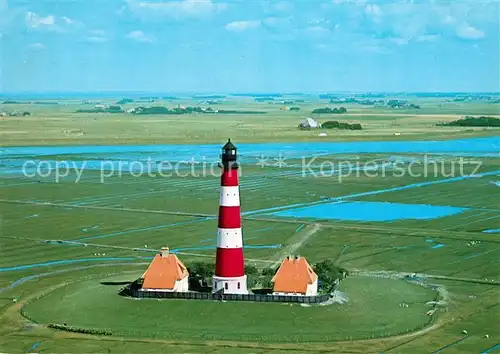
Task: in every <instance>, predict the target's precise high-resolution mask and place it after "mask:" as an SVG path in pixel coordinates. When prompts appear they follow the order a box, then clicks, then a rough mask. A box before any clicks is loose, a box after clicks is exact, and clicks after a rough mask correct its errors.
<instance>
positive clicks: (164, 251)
mask: <svg viewBox="0 0 500 354" xmlns="http://www.w3.org/2000/svg"><path fill="white" fill-rule="evenodd" d="M169 250H170V249H169V248H168V247H162V248H161V256H162V257H163V258H166V257H168V254H169Z"/></svg>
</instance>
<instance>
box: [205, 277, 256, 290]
mask: <svg viewBox="0 0 500 354" xmlns="http://www.w3.org/2000/svg"><path fill="white" fill-rule="evenodd" d="M221 289H224V290H223V291H224V293H225V294H248V289H247V276H246V275H244V276H242V277H234V278H224V277H218V276H215V275H214V276H213V277H212V292H213V293H215V292H217V291H220V290H221Z"/></svg>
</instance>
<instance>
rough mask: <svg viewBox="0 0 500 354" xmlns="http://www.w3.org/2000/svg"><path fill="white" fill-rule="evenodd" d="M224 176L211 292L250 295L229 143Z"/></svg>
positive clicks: (233, 155) (232, 148)
mask: <svg viewBox="0 0 500 354" xmlns="http://www.w3.org/2000/svg"><path fill="white" fill-rule="evenodd" d="M221 157H222V164H221V167H222V174H221V189H220V203H219V224H218V228H217V255H216V259H215V274H214V276H213V277H212V291H213V292H218V291H223V292H224V293H226V294H248V290H247V277H246V275H245V260H244V258H243V236H242V233H241V211H240V191H239V187H238V163H237V161H236V160H237V155H236V146H234V145H233V144H232V143H231V140H230V139H229V140H228V142H227V143H226V145H224V147H223V148H222V156H221Z"/></svg>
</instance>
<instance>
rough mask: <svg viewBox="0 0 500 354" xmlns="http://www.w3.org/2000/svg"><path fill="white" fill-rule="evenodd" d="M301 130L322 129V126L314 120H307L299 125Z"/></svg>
mask: <svg viewBox="0 0 500 354" xmlns="http://www.w3.org/2000/svg"><path fill="white" fill-rule="evenodd" d="M299 128H300V129H315V128H321V124H320V123H319V122H318V121H317V120H316V119H314V118H309V117H308V118H306V119H304V120H303V121H302V122H301V123H300V124H299Z"/></svg>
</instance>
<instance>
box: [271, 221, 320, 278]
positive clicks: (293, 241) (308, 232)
mask: <svg viewBox="0 0 500 354" xmlns="http://www.w3.org/2000/svg"><path fill="white" fill-rule="evenodd" d="M319 230H321V224H312V225H307V226H306V227H304V229H303V230H302V231H301V232H298V233H297V234H296V235H294V236H293V237H291V238H290V240H289V242H290V244H289V245H288V246H286V247H285V248H283V249H281V250H280V251H279V252H278V253H276V255H275V256H274V257H273V258H272V261H273V263H272V264H271V268H274V267H277V266H278V265H279V264H280V263H281V261H282V260H283V258H285V257H286V256H288V255H292V254H294V252H295V251H296V250H298V249H299V248H300V247H302V245H303V244H304V243H305V242H306V241H307V240H309V239H310V238H311V236H312V235H314V234H315V233H316V232H318V231H319Z"/></svg>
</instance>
